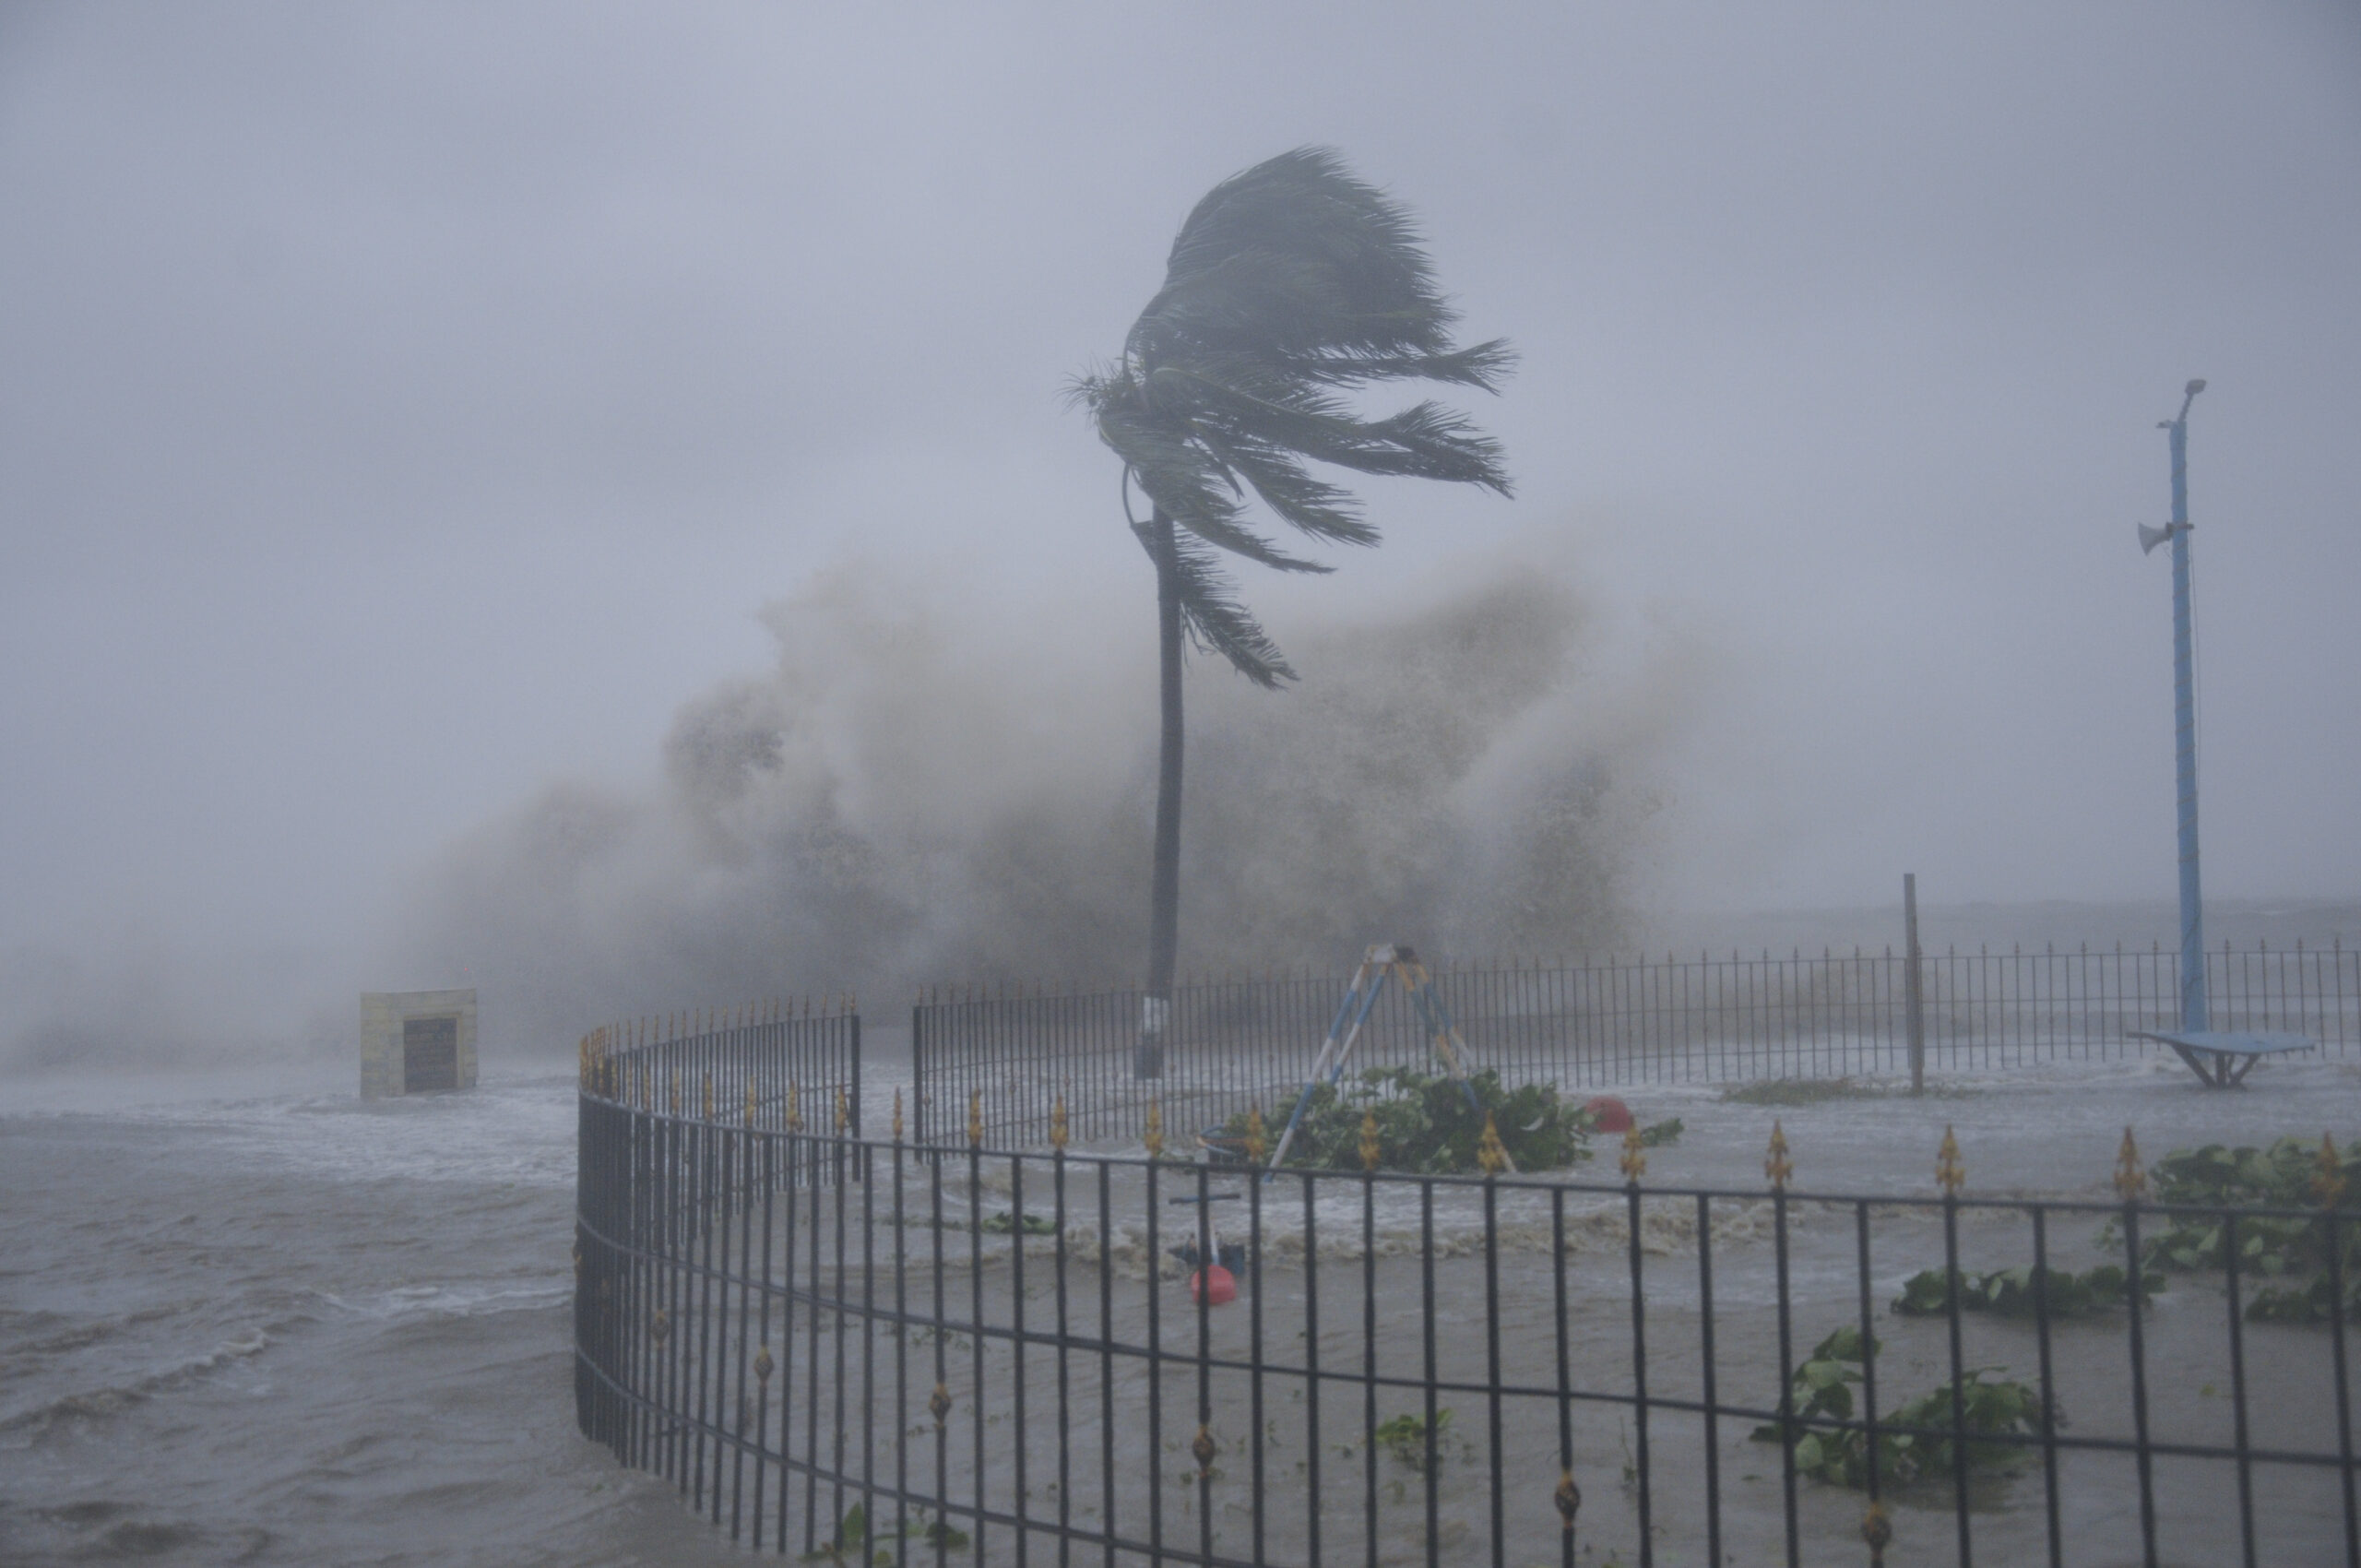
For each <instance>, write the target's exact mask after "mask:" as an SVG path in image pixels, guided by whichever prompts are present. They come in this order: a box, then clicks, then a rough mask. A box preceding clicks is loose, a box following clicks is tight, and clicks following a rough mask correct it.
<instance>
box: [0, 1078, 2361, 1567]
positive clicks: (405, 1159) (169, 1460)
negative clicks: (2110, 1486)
mask: <svg viewBox="0 0 2361 1568" xmlns="http://www.w3.org/2000/svg"><path fill="white" fill-rule="evenodd" d="M344 1076H345V1075H344V1074H342V1073H341V1072H340V1071H339V1072H338V1073H336V1074H334V1075H320V1076H317V1077H315V1078H314V1079H311V1080H309V1081H303V1082H297V1083H289V1082H286V1081H285V1080H284V1079H283V1077H282V1078H281V1079H279V1081H276V1082H265V1081H262V1080H260V1079H258V1078H248V1079H245V1080H243V1081H242V1082H235V1083H227V1084H225V1083H222V1082H220V1081H219V1080H203V1079H178V1080H164V1079H148V1080H143V1081H138V1082H121V1081H114V1082H107V1083H90V1084H74V1083H66V1082H51V1083H48V1084H46V1085H43V1086H41V1087H38V1088H37V1089H34V1088H23V1087H17V1088H15V1089H13V1090H12V1094H11V1104H12V1109H11V1110H10V1111H9V1112H8V1113H7V1114H6V1115H5V1116H0V1192H5V1193H6V1194H7V1202H6V1208H5V1210H0V1563H7V1564H18V1563H23V1564H32V1563H48V1562H60V1561H90V1562H109V1561H139V1562H165V1563H176V1562H186V1563H217V1562H289V1563H297V1562H301V1563H319V1564H400V1563H484V1564H492V1563H499V1564H512V1563H528V1564H529V1563H552V1564H556V1563H567V1564H575V1563H581V1564H625V1563H637V1562H667V1563H676V1562H689V1563H694V1562H742V1561H743V1560H744V1559H743V1558H742V1556H741V1555H739V1554H737V1553H735V1552H733V1551H732V1550H730V1548H729V1547H728V1546H727V1545H726V1544H724V1543H723V1542H722V1541H720V1540H719V1539H718V1538H714V1537H713V1536H711V1535H710V1534H709V1533H708V1531H707V1530H706V1526H703V1525H701V1524H699V1523H697V1522H696V1521H694V1520H693V1519H691V1518H689V1517H687V1516H686V1515H684V1514H683V1513H682V1511H680V1510H679V1509H678V1508H677V1507H676V1505H675V1503H673V1501H672V1499H671V1497H670V1495H669V1493H668V1492H667V1491H666V1490H665V1489H664V1488H663V1487H662V1485H661V1484H660V1483H658V1482H656V1481H654V1480H652V1479H648V1478H646V1477H642V1476H638V1475H635V1474H633V1473H631V1472H628V1471H625V1470H622V1469H619V1468H618V1467H615V1465H614V1464H613V1462H612V1461H611V1459H610V1458H609V1457H608V1456H607V1455H606V1454H605V1453H604V1451H603V1450H601V1449H599V1448H596V1447H594V1446H593V1445H591V1444H589V1443H586V1442H584V1441H582V1440H581V1439H580V1438H579V1437H577V1436H576V1435H575V1431H574V1412H573V1403H572V1394H571V1384H570V1377H569V1364H570V1363H569V1355H570V1348H569V1335H570V1332H571V1319H570V1311H569V1304H568V1303H569V1292H570V1285H571V1273H570V1265H569V1262H568V1258H567V1248H568V1245H569V1243H570V1240H571V1224H572V1186H573V1165H574V1135H575V1120H574V1114H573V1079H572V1075H571V1074H570V1073H568V1074H564V1075H542V1076H508V1077H503V1076H502V1075H500V1074H499V1072H498V1071H497V1070H496V1068H495V1069H494V1070H492V1071H490V1072H488V1080H489V1081H488V1082H487V1084H486V1087H484V1088H482V1089H481V1090H480V1091H478V1092H476V1093H473V1094H469V1095H457V1096H448V1097H443V1098H439V1099H421V1100H411V1101H395V1102H381V1103H376V1104H371V1105H365V1106H364V1105H362V1104H361V1103H360V1102H359V1101H358V1100H357V1099H354V1098H353V1097H352V1094H351V1092H350V1086H349V1085H348V1084H347V1083H345V1082H344V1081H343V1079H344ZM896 1076H897V1074H896V1068H895V1066H894V1064H893V1062H892V1059H891V1056H890V1054H886V1055H884V1056H883V1057H882V1059H878V1060H872V1063H871V1065H870V1069H869V1072H868V1075H867V1098H868V1105H867V1106H866V1108H865V1111H866V1114H865V1120H866V1122H867V1123H868V1125H869V1126H870V1127H871V1128H872V1129H883V1128H884V1125H885V1124H886V1121H887V1108H888V1105H889V1101H890V1097H891V1094H892V1090H893V1087H894V1084H895V1082H896ZM2250 1086H2251V1087H2248V1088H2247V1089H2245V1090H2243V1091H2239V1092H2231V1093H2214V1092H2208V1091H2206V1090H2203V1089H2201V1088H2200V1087H2198V1085H2197V1084H2196V1082H2195V1080H2194V1079H2193V1078H2191V1077H2190V1076H2189V1074H2188V1073H2187V1071H2186V1070H2185V1069H2184V1068H2182V1067H2181V1066H2180V1064H2179V1063H2177V1062H2175V1061H2171V1060H2170V1059H2165V1060H2164V1061H2161V1062H2151V1061H2147V1060H2140V1061H2135V1062H2131V1063H2116V1064H2108V1065H2103V1066H2093V1067H2089V1068H2073V1067H2059V1068H2051V1069H2045V1070H2041V1071H2038V1072H2017V1073H2011V1074H2007V1075H1990V1076H1984V1077H1977V1078H1957V1077H1953V1076H1950V1075H1944V1074H1942V1073H1941V1072H1940V1069H1939V1070H1938V1072H1937V1075H1936V1088H1937V1092H1936V1093H1934V1094H1932V1095H1930V1096H1928V1098H1926V1099H1909V1098H1907V1097H1904V1096H1898V1095H1893V1094H1888V1093H1878V1094H1874V1095H1867V1096H1858V1097H1846V1098H1838V1099H1827V1100H1822V1101H1821V1102H1818V1103H1813V1104H1806V1105H1795V1106H1782V1107H1776V1108H1774V1107H1768V1106H1759V1105H1752V1104H1744V1103H1734V1102H1730V1101H1727V1100H1726V1099H1723V1098H1722V1096H1721V1094H1720V1092H1719V1091H1718V1090H1714V1089H1709V1088H1703V1087H1684V1088H1680V1089H1670V1090H1667V1089H1649V1088H1647V1087H1633V1088H1631V1089H1630V1090H1628V1091H1627V1095H1628V1098H1629V1099H1631V1101H1632V1102H1633V1104H1634V1106H1635V1108H1636V1109H1637V1110H1638V1111H1639V1112H1640V1114H1641V1115H1642V1117H1643V1120H1655V1119H1657V1118H1660V1117H1663V1116H1672V1115H1677V1116H1679V1117H1681V1118H1682V1119H1683V1120H1684V1121H1685V1122H1686V1123H1687V1125H1688V1131H1687V1133H1686V1134H1684V1135H1683V1137H1682V1138H1681V1139H1680V1141H1679V1143H1678V1144H1677V1145H1674V1146H1669V1147H1665V1148H1659V1149H1656V1150H1654V1151H1652V1152H1651V1163H1650V1167H1649V1171H1648V1182H1649V1184H1650V1185H1652V1186H1653V1185H1656V1184H1659V1183H1661V1184H1664V1185H1698V1184H1716V1185H1718V1184H1726V1185H1729V1186H1732V1187H1738V1188H1747V1189H1759V1188H1760V1187H1761V1185H1762V1159H1763V1146H1764V1143H1765V1141H1766V1140H1767V1138H1768V1135H1769V1133H1770V1129H1771V1124H1772V1121H1773V1119H1774V1116H1775V1117H1777V1118H1779V1119H1780V1120H1782V1121H1783V1122H1784V1124H1785V1127H1786V1134H1787V1138H1788V1142H1789V1145H1790V1147H1791V1150H1792V1158H1793V1159H1794V1161H1795V1164H1796V1169H1797V1174H1796V1181H1797V1185H1798V1186H1799V1187H1804V1188H1809V1189H1811V1190H1814V1191H1833V1192H1845V1191H1855V1190H1864V1189H1869V1190H1895V1191H1903V1192H1910V1193H1928V1194H1931V1193H1932V1192H1933V1191H1934V1190H1935V1189H1934V1180H1933V1176H1934V1164H1935V1157H1936V1148H1937V1146H1938V1144H1939V1143H1940V1139H1941V1136H1942V1133H1943V1129H1944V1127H1945V1125H1946V1124H1947V1123H1948V1124H1952V1125H1954V1126H1955V1127H1956V1130H1957V1135H1958V1138H1959V1142H1960V1146H1961V1148H1962V1151H1963V1155H1964V1160H1965V1163H1966V1169H1967V1178H1968V1190H1969V1192H1970V1193H1971V1194H1975V1193H1982V1194H2003V1193H2041V1194H2064V1195H2072V1196H2081V1197H2104V1196H2106V1195H2107V1194H2109V1192H2110V1189H2109V1187H2108V1184H2107V1183H2108V1178H2109V1176H2110V1174H2111V1172H2112V1170H2113V1165H2114V1160H2115V1157H2116V1153H2117V1147H2118V1143H2119V1141H2120V1139H2121V1137H2122V1133H2123V1128H2124V1126H2125V1125H2126V1123H2130V1124H2131V1125H2133V1126H2134V1127H2135V1128H2136V1129H2137V1131H2138V1135H2139V1138H2140V1142H2141V1146H2142V1149H2143V1150H2144V1151H2145V1152H2146V1153H2147V1154H2148V1155H2149V1156H2150V1158H2154V1157H2156V1156H2159V1155H2161V1154H2163V1153H2164V1152H2165V1151H2166V1150H2168V1149H2171V1148H2174V1147H2178V1146H2188V1145H2192V1144H2197V1143H2201V1142H2217V1141H2218V1142H2233V1143H2236V1142H2248V1143H2261V1142H2268V1141H2270V1140H2271V1139H2272V1138H2275V1137H2278V1136H2280V1135H2282V1134H2296V1135H2300V1136H2304V1137H2308V1138H2310V1139H2317V1138H2318V1137H2319V1135H2320V1134H2321V1133H2322V1132H2323V1131H2329V1132H2332V1133H2334V1134H2336V1135H2337V1137H2338V1138H2339V1140H2340V1141H2343V1140H2344V1139H2348V1138H2351V1137H2353V1136H2355V1135H2356V1134H2361V1096H2356V1093H2355V1091H2356V1090H2361V1064H2355V1063H2340V1062H2333V1061H2320V1060H2314V1061H2309V1062H2293V1063H2274V1064H2271V1065H2267V1066H2266V1067H2264V1068H2262V1069H2260V1070H2258V1071H2257V1072H2256V1073H2255V1075H2254V1076H2253V1078H2252V1079H2251V1080H2250ZM1873 1087H1879V1088H1881V1089H1882V1088H1886V1087H1891V1086H1873ZM1611 1155H1612V1151H1611V1150H1608V1151H1607V1156H1606V1158H1602V1159H1601V1160H1600V1161H1599V1162H1598V1163H1597V1165H1596V1166H1595V1167H1594V1168H1593V1171H1592V1172H1591V1174H1596V1175H1597V1176H1600V1177H1604V1178H1608V1179H1611V1165H1610V1161H1611ZM1880 1289H1883V1283H1881V1284H1880ZM2181 1296H2182V1300H2183V1301H2185V1302H2187V1303H2188V1304H2187V1306H2185V1307H2183V1306H2175V1307H2171V1308H2168V1309H2165V1310H2167V1311H2174V1312H2180V1311H2188V1312H2199V1311H2211V1312H2213V1313H2218V1312H2219V1310H2220V1303H2219V1301H2218V1295H2216V1296H2211V1297H2207V1298H2206V1299H2205V1301H2204V1302H2201V1301H2200V1300H2199V1296H2200V1293H2199V1292H2198V1291H2196V1290H2186V1291H2183V1292H2181ZM2207 1303H2210V1305H2209V1304H2207ZM1666 1305H1667V1308H1668V1309H1675V1308H1677V1303H1674V1302H1671V1301H1667V1303H1666ZM2278 1342H2279V1341H2278V1338H2277V1337H2274V1336H2262V1337H2260V1338H2258V1339H2257V1341H2256V1342H2255V1344H2254V1345H2253V1346H2252V1348H2250V1352H2249V1353H2250V1354H2251V1355H2253V1356H2255V1357H2257V1358H2260V1359H2261V1363H2260V1364H2259V1365H2258V1368H2257V1372H2258V1374H2259V1380H2260V1382H2261V1383H2262V1384H2272V1383H2275V1382H2278V1381H2280V1380H2281V1377H2282V1375H2283V1373H2284V1371H2285V1369H2277V1370H2274V1368H2273V1367H2272V1365H2270V1364H2269V1358H2271V1357H2272V1356H2274V1355H2278V1354H2282V1353H2283V1352H2281V1351H2279V1350H2277V1349H2274V1348H2273V1347H2274V1346H2276V1345H2277V1344H2278ZM2289 1343H2291V1344H2292V1343H2295V1341H2293V1340H2290V1341H2289ZM1773 1468H1775V1465H1774V1467H1773ZM2094 1501H2095V1503H2096V1505H2097V1506H2099V1507H2100V1508H2102V1509H2103V1510H2104V1509H2106V1508H2110V1507H2113V1508H2117V1509H2118V1510H2119V1509H2122V1508H2128V1507H2129V1506H2130V1502H2129V1497H2128V1495H2126V1496H2125V1497H2123V1498H2121V1499H2118V1501H2117V1503H2112V1504H2110V1503H2106V1500H2105V1499H2098V1500H2094ZM2134 1554H2135V1555H2136V1550H2135V1552H2134Z"/></svg>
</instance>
